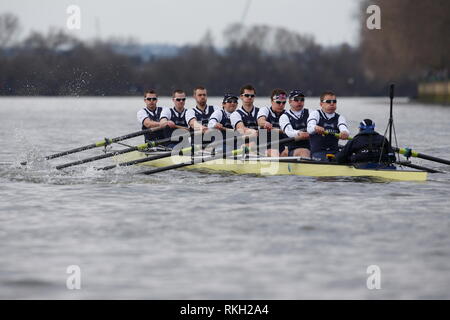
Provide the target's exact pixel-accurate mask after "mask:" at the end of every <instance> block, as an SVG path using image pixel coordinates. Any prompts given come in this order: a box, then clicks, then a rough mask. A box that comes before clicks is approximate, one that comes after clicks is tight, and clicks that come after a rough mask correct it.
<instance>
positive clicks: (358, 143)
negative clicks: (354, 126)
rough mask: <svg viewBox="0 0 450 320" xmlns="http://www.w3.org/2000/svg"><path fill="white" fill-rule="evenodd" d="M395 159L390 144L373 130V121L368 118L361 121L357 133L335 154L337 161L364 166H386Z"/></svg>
mask: <svg viewBox="0 0 450 320" xmlns="http://www.w3.org/2000/svg"><path fill="white" fill-rule="evenodd" d="M395 160H396V159H395V153H394V150H392V147H391V144H390V143H389V141H388V140H387V139H386V138H385V137H384V136H382V135H381V134H379V133H378V132H376V131H375V123H374V122H373V121H372V120H370V119H364V120H363V121H361V123H360V124H359V133H358V134H357V135H356V136H354V137H353V138H352V140H349V141H348V142H347V144H346V145H345V146H344V148H343V149H342V150H341V151H340V152H339V153H337V154H336V161H337V162H338V163H352V164H354V163H356V164H359V165H358V167H361V166H363V167H365V168H374V167H379V166H380V165H382V166H383V167H386V166H389V165H390V164H392V163H393V162H395Z"/></svg>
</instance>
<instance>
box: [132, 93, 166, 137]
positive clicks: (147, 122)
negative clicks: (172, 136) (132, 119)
mask: <svg viewBox="0 0 450 320" xmlns="http://www.w3.org/2000/svg"><path fill="white" fill-rule="evenodd" d="M144 102H145V104H146V106H145V107H144V108H142V109H141V110H139V111H138V112H137V120H138V122H139V124H140V125H141V127H142V128H141V129H142V130H145V129H150V128H158V127H159V126H160V123H159V117H160V116H161V112H162V110H163V108H162V107H158V106H156V104H157V102H158V95H157V93H156V91H155V90H153V89H150V90H147V91H145V93H144ZM144 138H145V142H148V141H155V140H161V139H163V138H164V131H163V130H157V131H153V132H146V133H145V134H144Z"/></svg>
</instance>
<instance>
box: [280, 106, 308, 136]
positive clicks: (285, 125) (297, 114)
mask: <svg viewBox="0 0 450 320" xmlns="http://www.w3.org/2000/svg"><path fill="white" fill-rule="evenodd" d="M287 113H290V114H291V115H293V116H294V118H297V119H301V118H302V117H303V113H305V108H302V110H300V111H294V110H292V109H290V110H288V111H286V113H285V114H282V115H281V117H280V129H281V130H283V131H284V133H285V134H286V135H287V136H288V137H289V138H294V137H296V136H298V134H299V132H300V131H302V130H295V129H294V128H292V124H291V121H290V120H289V117H288V115H287ZM305 117H306V115H305Z"/></svg>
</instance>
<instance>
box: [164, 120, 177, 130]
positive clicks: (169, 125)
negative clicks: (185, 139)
mask: <svg viewBox="0 0 450 320" xmlns="http://www.w3.org/2000/svg"><path fill="white" fill-rule="evenodd" d="M166 124H167V126H168V127H170V128H172V129H175V128H176V126H177V125H176V124H175V122H173V121H167V122H166Z"/></svg>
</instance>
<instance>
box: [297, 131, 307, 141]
mask: <svg viewBox="0 0 450 320" xmlns="http://www.w3.org/2000/svg"><path fill="white" fill-rule="evenodd" d="M297 137H298V138H297V139H298V140H308V139H309V133H308V132H303V131H300V132H299V133H298V135H297Z"/></svg>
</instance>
